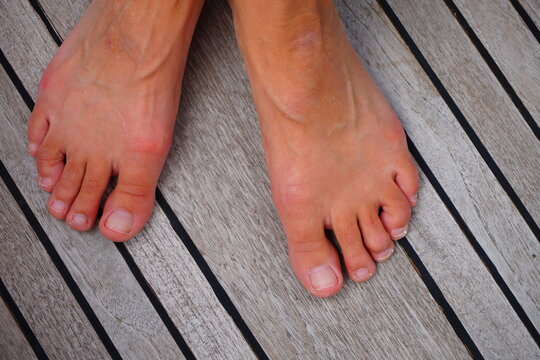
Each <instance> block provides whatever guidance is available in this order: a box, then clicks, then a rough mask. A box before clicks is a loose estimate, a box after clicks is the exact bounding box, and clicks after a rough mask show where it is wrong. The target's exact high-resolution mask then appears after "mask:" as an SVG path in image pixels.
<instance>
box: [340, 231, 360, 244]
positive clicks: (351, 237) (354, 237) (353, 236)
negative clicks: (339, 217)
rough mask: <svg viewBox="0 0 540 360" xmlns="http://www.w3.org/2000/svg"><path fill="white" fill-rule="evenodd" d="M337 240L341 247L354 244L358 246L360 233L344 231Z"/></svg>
mask: <svg viewBox="0 0 540 360" xmlns="http://www.w3.org/2000/svg"><path fill="white" fill-rule="evenodd" d="M337 240H338V242H339V243H340V244H341V245H345V246H352V245H355V244H356V243H358V244H359V240H360V233H359V231H354V230H353V229H348V230H345V231H343V232H341V233H339V235H338V236H337Z"/></svg>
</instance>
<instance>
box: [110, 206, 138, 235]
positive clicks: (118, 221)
mask: <svg viewBox="0 0 540 360" xmlns="http://www.w3.org/2000/svg"><path fill="white" fill-rule="evenodd" d="M105 226H106V227H108V228H109V229H111V230H112V231H116V232H119V233H122V234H129V233H130V232H131V228H132V227H133V215H131V214H130V213H129V212H127V211H126V210H124V209H117V210H115V211H114V212H113V213H112V214H111V215H110V216H109V218H108V219H107V221H106V222H105Z"/></svg>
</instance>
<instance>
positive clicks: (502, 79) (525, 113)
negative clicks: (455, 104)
mask: <svg viewBox="0 0 540 360" xmlns="http://www.w3.org/2000/svg"><path fill="white" fill-rule="evenodd" d="M444 2H445V3H446V6H447V7H448V8H449V9H450V11H451V12H452V14H453V15H454V17H455V18H456V20H457V21H458V23H459V24H460V25H461V27H462V28H463V30H464V31H465V33H466V34H467V36H468V37H469V39H470V40H471V42H472V43H473V45H474V46H475V47H476V50H478V52H479V53H480V55H481V56H482V58H483V59H484V61H485V62H486V64H487V65H488V66H489V68H490V69H491V72H492V73H493V75H495V77H496V78H497V80H499V83H500V84H501V86H502V87H503V89H504V90H505V91H506V93H507V94H508V96H509V97H510V99H511V100H512V102H513V103H514V105H515V106H516V108H517V109H518V111H519V112H520V114H521V116H522V117H523V119H524V120H525V122H526V123H527V125H529V127H530V128H531V130H532V132H533V134H534V135H535V136H536V138H537V139H540V128H539V127H538V125H537V124H536V121H535V120H534V118H533V117H532V115H531V113H530V112H529V110H528V109H527V107H526V106H525V104H523V101H521V98H520V97H519V96H518V94H517V93H516V91H515V90H514V88H513V87H512V85H510V82H509V81H508V79H507V78H506V76H504V74H503V72H502V71H501V69H500V68H499V66H498V65H497V63H496V62H495V60H494V59H493V57H492V56H491V54H490V53H489V51H488V50H487V49H486V47H485V46H484V44H482V41H480V39H479V38H478V36H476V33H475V32H474V30H473V29H472V28H471V26H470V25H469V23H468V22H467V20H466V19H465V17H464V16H463V14H462V13H461V11H459V8H458V7H457V6H456V4H455V3H454V2H453V1H452V0H444Z"/></svg>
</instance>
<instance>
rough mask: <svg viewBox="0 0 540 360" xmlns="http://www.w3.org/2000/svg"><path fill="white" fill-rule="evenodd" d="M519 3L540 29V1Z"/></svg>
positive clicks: (525, 0) (529, 0)
mask: <svg viewBox="0 0 540 360" xmlns="http://www.w3.org/2000/svg"><path fill="white" fill-rule="evenodd" d="M519 3H520V4H521V6H523V8H524V9H525V11H527V14H529V16H530V17H531V19H532V20H533V22H534V23H535V25H536V27H540V1H538V0H519Z"/></svg>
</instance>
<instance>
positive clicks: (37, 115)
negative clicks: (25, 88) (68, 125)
mask: <svg viewBox="0 0 540 360" xmlns="http://www.w3.org/2000/svg"><path fill="white" fill-rule="evenodd" d="M48 130H49V121H48V120H47V116H46V114H45V113H44V112H43V111H42V110H41V108H40V107H39V106H38V105H36V106H35V107H34V110H33V111H32V114H31V115H30V118H29V119H28V131H27V137H28V153H29V154H30V155H32V156H36V153H37V150H38V148H39V146H40V145H41V143H42V142H43V139H45V135H46V134H47V131H48Z"/></svg>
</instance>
